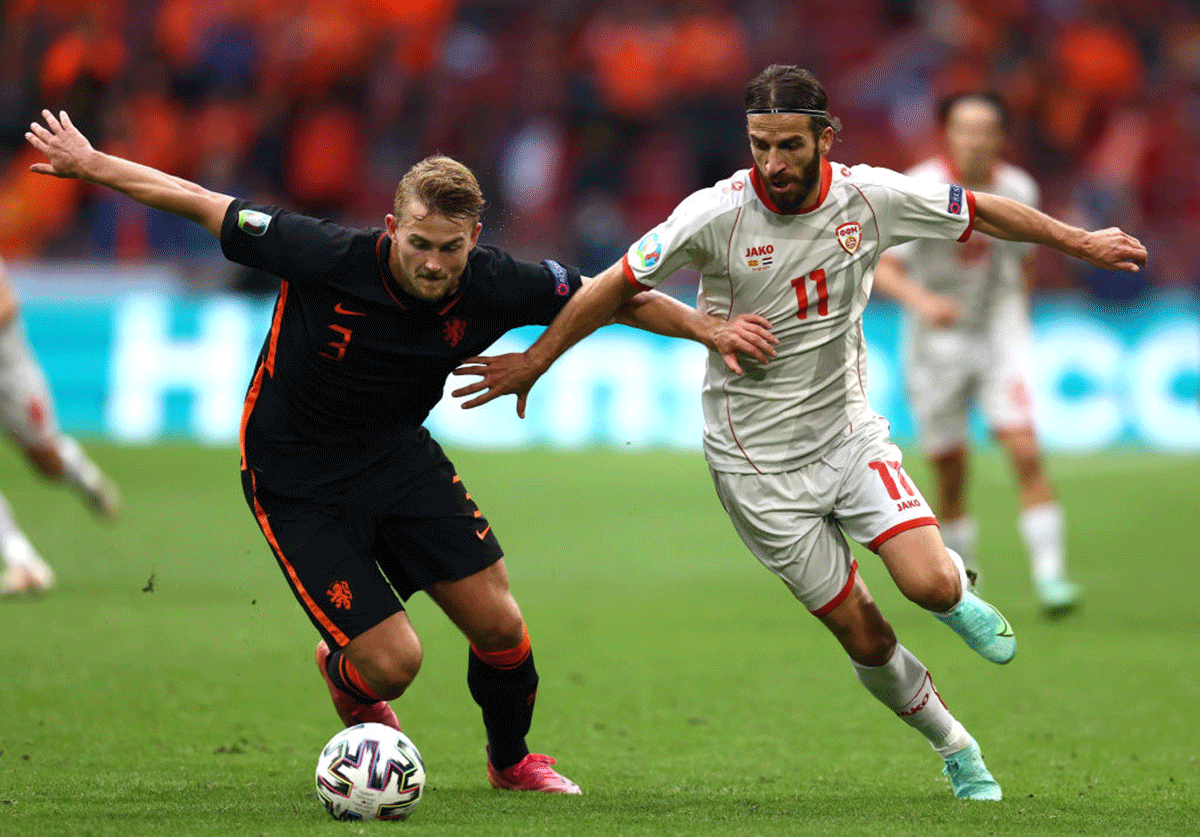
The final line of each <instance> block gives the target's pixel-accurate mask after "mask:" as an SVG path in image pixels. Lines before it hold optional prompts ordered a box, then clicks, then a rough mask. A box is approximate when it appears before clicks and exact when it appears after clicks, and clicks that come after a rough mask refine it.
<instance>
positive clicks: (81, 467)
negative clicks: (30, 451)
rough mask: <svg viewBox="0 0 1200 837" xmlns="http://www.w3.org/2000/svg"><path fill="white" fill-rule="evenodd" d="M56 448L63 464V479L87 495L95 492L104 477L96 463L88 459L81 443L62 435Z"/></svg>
mask: <svg viewBox="0 0 1200 837" xmlns="http://www.w3.org/2000/svg"><path fill="white" fill-rule="evenodd" d="M56 447H57V448H58V455H59V457H60V458H61V459H62V462H63V479H65V480H66V481H67V482H68V483H70V484H71V485H73V486H75V487H76V488H78V489H79V490H80V491H82V492H84V493H85V494H87V493H92V492H95V491H96V490H97V489H98V488H99V487H100V482H101V480H103V479H104V475H103V474H101V473H100V468H99V467H98V466H97V465H96V463H95V462H93V461H92V460H91V459H89V458H88V455H87V454H86V453H85V452H84V450H83V447H82V446H80V444H79V442H76V441H75V440H74V439H73V438H71V437H70V436H68V435H67V434H65V433H61V434H59V437H58V440H57V442H56Z"/></svg>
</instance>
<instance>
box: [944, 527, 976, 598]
mask: <svg viewBox="0 0 1200 837" xmlns="http://www.w3.org/2000/svg"><path fill="white" fill-rule="evenodd" d="M946 554H947V555H949V556H950V560H951V561H953V562H954V569H956V570H958V587H959V590H958V601H957V602H955V603H954V607H958V604H959V602H961V601H962V600H963V596H965V595H967V591H969V590H970V589H971V580H970V579H969V578H967V565H966V564H965V563H963V559H962V556H961V555H959V554H958V553H957V552H955V551H954V550H953V549H951V548H950V545H949V544H947V545H946ZM954 607H952V608H950V610H954ZM950 610H947V611H946V613H949V612H950ZM943 615H945V614H943Z"/></svg>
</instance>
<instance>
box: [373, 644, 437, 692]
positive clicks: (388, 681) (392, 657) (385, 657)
mask: <svg viewBox="0 0 1200 837" xmlns="http://www.w3.org/2000/svg"><path fill="white" fill-rule="evenodd" d="M423 658H424V652H423V651H422V650H421V646H420V645H417V646H416V647H412V648H409V647H405V648H394V649H389V650H388V651H387V652H385V653H381V654H378V655H376V656H375V657H374V658H373V659H372V660H371V680H372V681H373V682H372V683H371V685H372V687H373V688H374V689H375V691H376V693H377V694H378V695H379V696H380V697H381V698H383V699H384V700H395V699H396V698H398V697H400V695H402V694H404V692H405V690H406V689H408V687H409V685H410V684H411V683H412V682H413V680H415V679H416V677H417V672H419V671H420V670H421V661H422V659H423Z"/></svg>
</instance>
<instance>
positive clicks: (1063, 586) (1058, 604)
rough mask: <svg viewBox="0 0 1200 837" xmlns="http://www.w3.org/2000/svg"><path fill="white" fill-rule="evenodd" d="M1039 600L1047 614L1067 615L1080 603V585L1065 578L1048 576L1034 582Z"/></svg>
mask: <svg viewBox="0 0 1200 837" xmlns="http://www.w3.org/2000/svg"><path fill="white" fill-rule="evenodd" d="M1033 588H1034V590H1035V591H1037V597H1038V601H1039V602H1041V605H1042V610H1043V611H1045V613H1046V615H1047V616H1065V615H1066V614H1068V613H1070V612H1071V611H1072V610H1074V609H1075V608H1076V606H1078V604H1079V597H1080V594H1081V592H1082V591H1081V590H1080V589H1079V585H1078V584H1075V583H1074V582H1071V581H1067V580H1066V579H1065V578H1046V579H1042V580H1040V581H1035V582H1034V583H1033Z"/></svg>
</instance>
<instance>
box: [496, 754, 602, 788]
mask: <svg viewBox="0 0 1200 837" xmlns="http://www.w3.org/2000/svg"><path fill="white" fill-rule="evenodd" d="M552 764H554V759H553V758H551V757H550V756H543V755H542V754H540V753H530V754H529V755H527V756H526V757H525V758H523V759H521V760H520V761H519V762H517V763H516V764H514V765H513V766H512V767H506V768H505V769H504V770H497V769H496V768H494V767H492V762H491V761H490V760H489V761H488V768H487V772H488V781H489V782H491V783H492V787H494V788H500V789H501V790H526V791H542V792H544V793H568V794H579V793H583V791H581V790H580V789H579V785H577V784H575V783H574V782H572V781H571V780H570V779H568V778H567V777H566V776H563V775H562V774H561V773H558V772H557V771H555V770H554V769H552V768H551V767H550V765H552Z"/></svg>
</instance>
